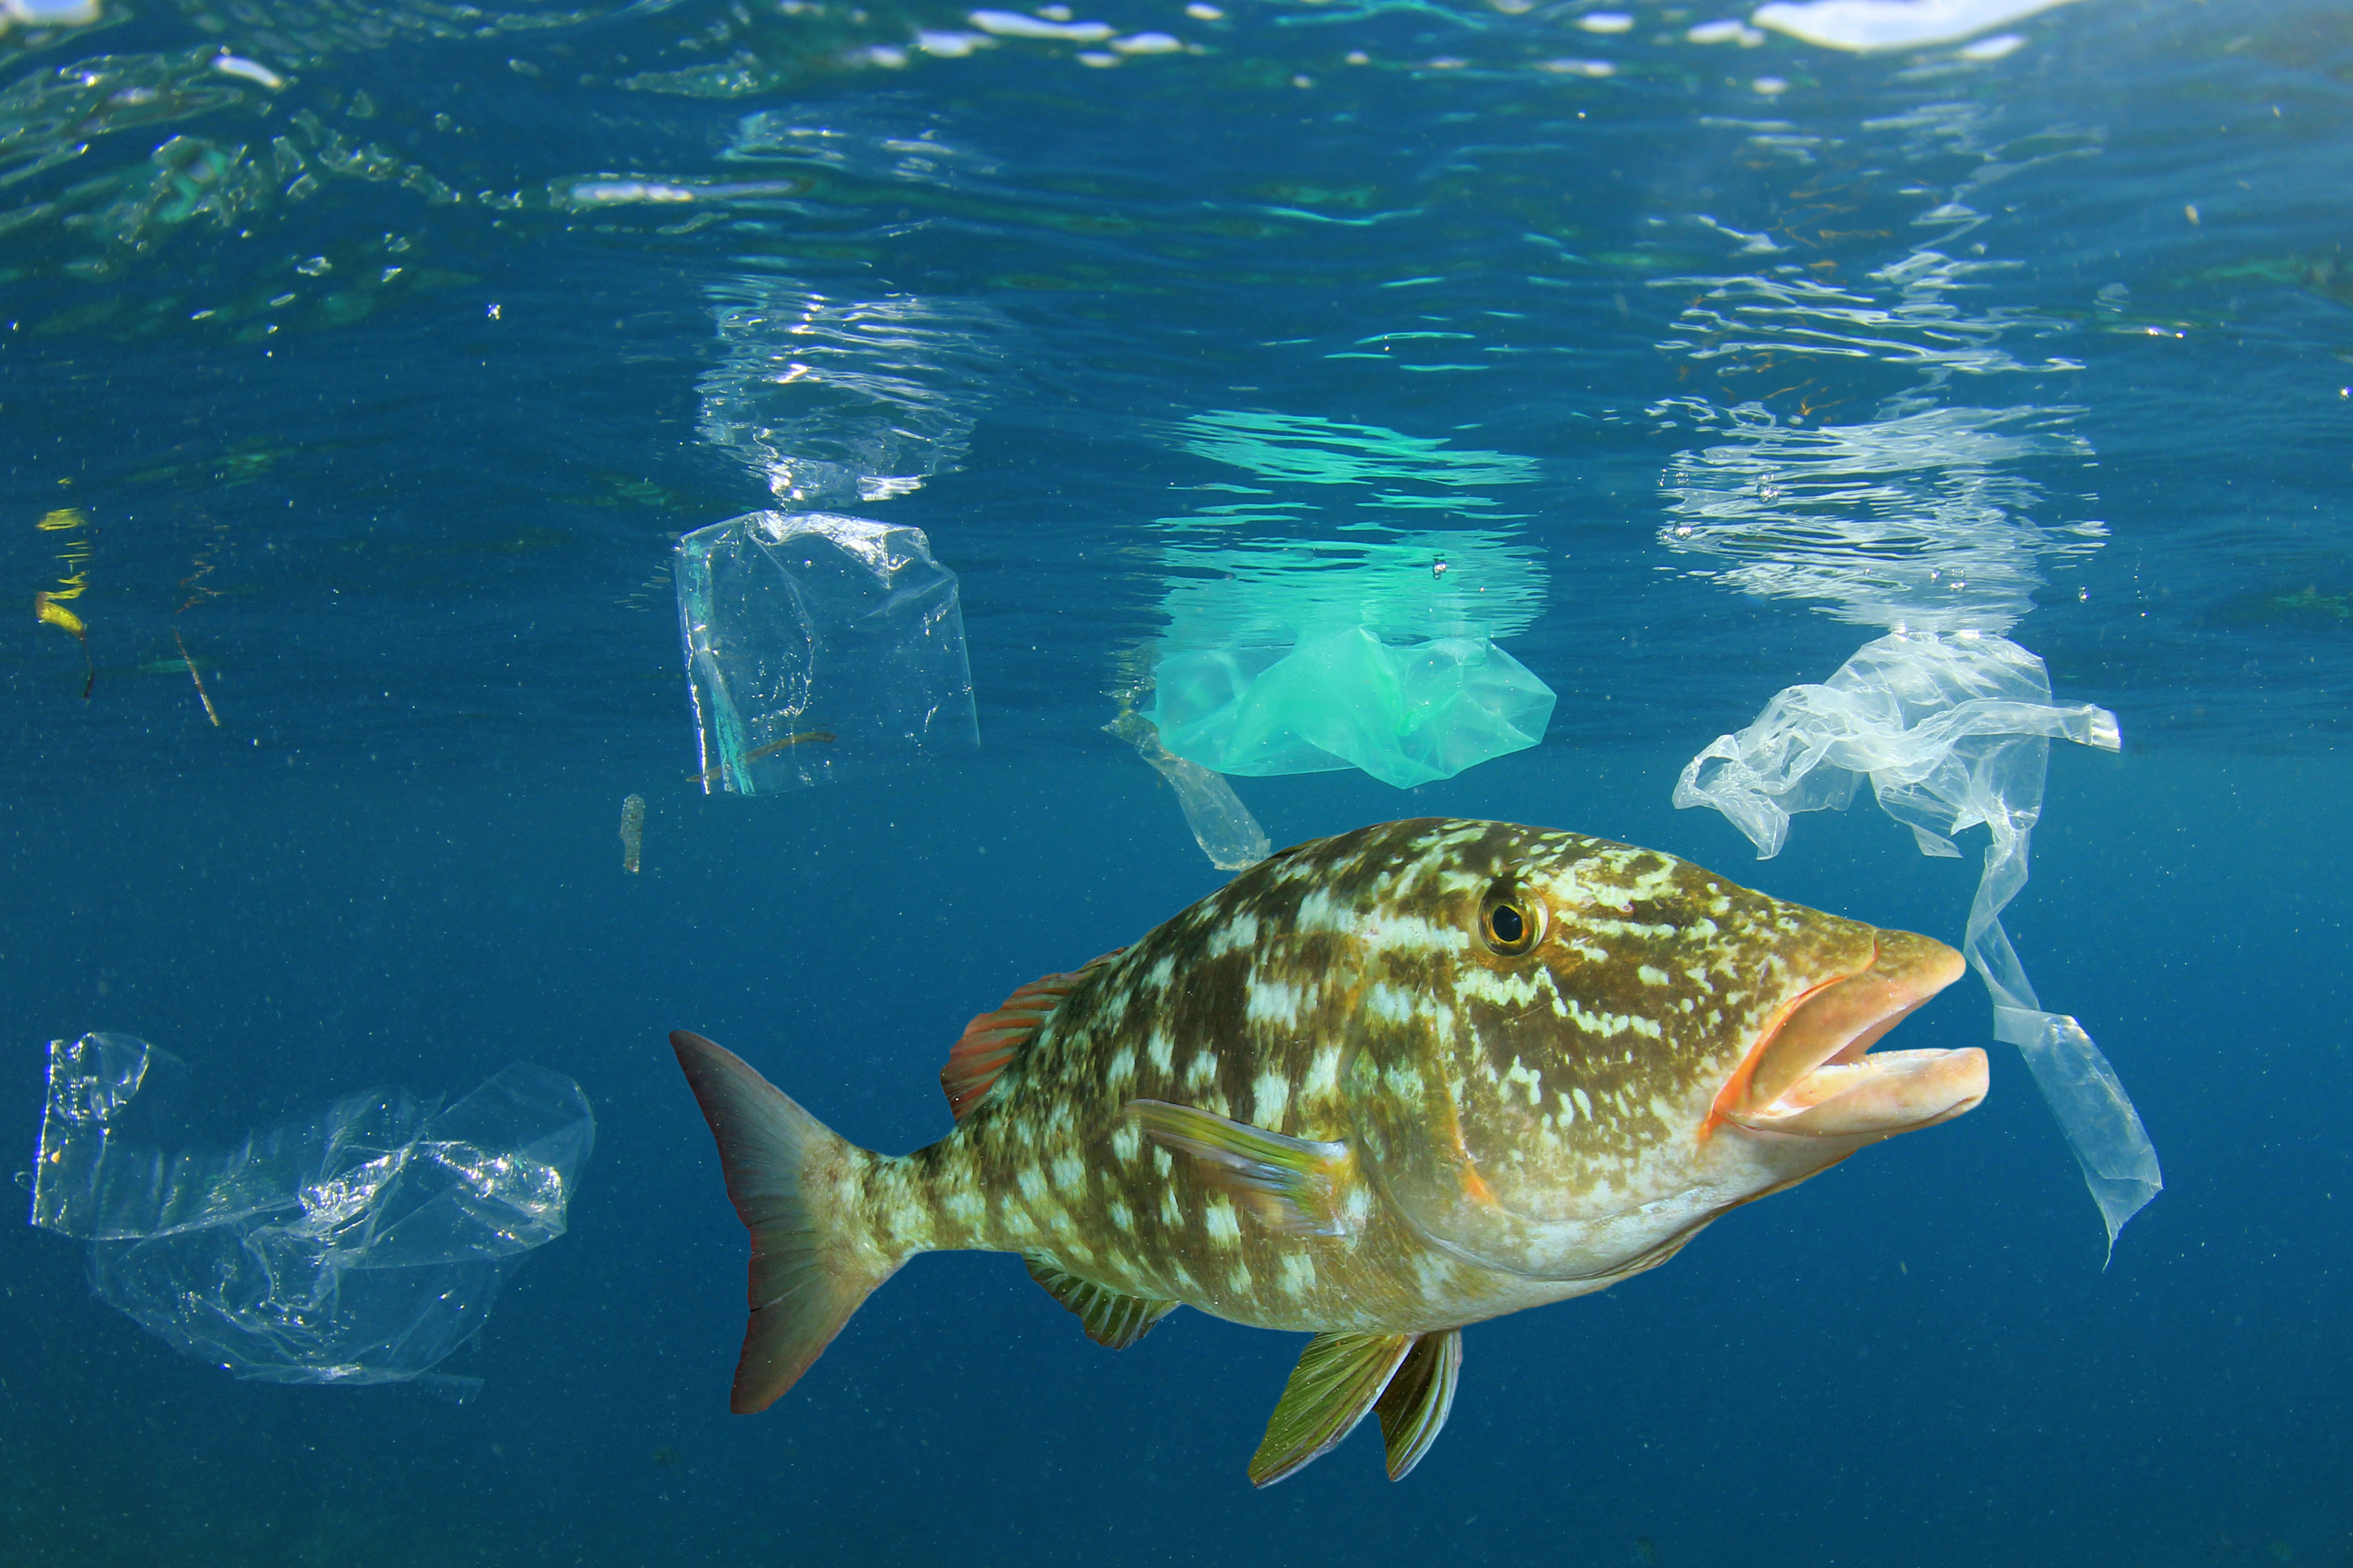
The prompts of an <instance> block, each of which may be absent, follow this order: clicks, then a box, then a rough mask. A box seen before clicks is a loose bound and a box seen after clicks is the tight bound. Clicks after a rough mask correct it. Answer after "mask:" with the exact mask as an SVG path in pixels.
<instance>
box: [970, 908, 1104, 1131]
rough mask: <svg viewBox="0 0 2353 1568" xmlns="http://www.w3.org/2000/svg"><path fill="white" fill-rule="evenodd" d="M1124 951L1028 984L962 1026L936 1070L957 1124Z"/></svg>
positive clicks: (1045, 976) (1044, 976) (985, 1097)
mask: <svg viewBox="0 0 2353 1568" xmlns="http://www.w3.org/2000/svg"><path fill="white" fill-rule="evenodd" d="M1126 951H1127V950H1126V949H1125V948H1113V950H1112V951H1111V952H1106V953H1104V954H1103V956H1102V957H1101V958H1098V959H1095V960H1093V961H1092V962H1090V963H1084V964H1082V965H1080V966H1079V967H1078V968H1077V969H1074V970H1072V971H1071V973H1068V974H1048V975H1043V976H1040V977H1039V978H1038V979H1036V980H1032V981H1031V982H1030V983H1029V984H1027V985H1024V986H1023V987H1021V988H1020V989H1019V990H1018V991H1016V992H1015V993H1014V994H1012V995H1010V996H1008V997H1007V998H1006V999H1005V1000H1004V1001H1003V1002H1001V1003H999V1004H998V1005H997V1007H996V1008H995V1009H994V1010H993V1011H991V1012H987V1013H982V1014H980V1015H978V1016H976V1017H975V1018H974V1019H973V1021H972V1022H971V1023H969V1024H966V1025H965V1026H964V1034H963V1036H962V1037H960V1038H959V1039H957V1041H956V1043H955V1045H953V1046H951V1047H948V1063H947V1066H945V1067H944V1068H940V1088H942V1089H944V1090H946V1091H947V1097H948V1110H951V1111H953V1112H954V1113H955V1119H956V1120H957V1121H963V1120H964V1119H965V1117H967V1116H969V1115H971V1114H972V1111H973V1108H974V1107H976V1106H977V1105H978V1104H979V1103H980V1102H981V1101H982V1100H985V1099H987V1097H988V1091H989V1090H990V1089H994V1088H995V1087H996V1086H997V1079H998V1077H999V1076H1000V1075H1002V1074H1003V1073H1004V1071H1005V1069H1006V1068H1008V1067H1009V1066H1011V1065H1012V1063H1013V1059H1014V1058H1016V1057H1018V1056H1019V1055H1020V1054H1021V1051H1022V1048H1023V1047H1026V1046H1027V1045H1029V1042H1030V1041H1031V1040H1033V1039H1035V1038H1037V1037H1038V1031H1039V1028H1040V1027H1041V1026H1043V1025H1044V1024H1045V1022H1046V1019H1047V1018H1048V1017H1049V1016H1050V1015H1051V1014H1052V1013H1053V1011H1054V1009H1055V1008H1057V1007H1059V1006H1060V1005H1062V998H1063V997H1065V996H1068V995H1069V994H1071V989H1072V988H1073V987H1075V986H1076V985H1077V984H1079V982H1080V981H1081V980H1083V979H1084V978H1086V976H1087V975H1088V974H1089V973H1092V972H1093V971H1094V970H1095V969H1097V968H1099V967H1101V966H1102V965H1103V964H1105V963H1110V962H1111V961H1112V960H1113V959H1114V958H1117V957H1118V956H1119V955H1120V954H1121V953H1123V952H1126Z"/></svg>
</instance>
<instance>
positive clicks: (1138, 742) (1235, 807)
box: [1103, 708, 1272, 871]
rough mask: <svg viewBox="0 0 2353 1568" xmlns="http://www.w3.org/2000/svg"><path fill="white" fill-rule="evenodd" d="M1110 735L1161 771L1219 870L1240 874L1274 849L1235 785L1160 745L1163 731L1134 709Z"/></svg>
mask: <svg viewBox="0 0 2353 1568" xmlns="http://www.w3.org/2000/svg"><path fill="white" fill-rule="evenodd" d="M1103 728H1104V729H1105V730H1107V731H1110V732H1111V733H1113V734H1114V735H1116V736H1118V737H1119V738H1120V739H1121V740H1123V741H1125V742H1127V743H1128V744H1129V745H1131V746H1134V748H1135V750H1136V754H1137V755H1138V756H1141V757H1142V758H1143V759H1144V760H1145V762H1147V763H1151V764H1152V765H1153V766H1154V767H1155V768H1157V769H1158V770H1160V776H1161V777H1162V778H1165V779H1166V780H1167V781H1168V785H1169V787H1170V788H1171V789H1174V790H1175V791H1176V803H1177V805H1180V806H1182V807H1183V808H1184V811H1185V825H1186V826H1188V827H1190V828H1191V829H1192V830H1193V841H1194V842H1195V843H1197V844H1198V845H1199V846H1200V847H1201V853H1202V854H1204V855H1207V856H1208V858H1209V864H1210V865H1212V866H1215V867H1216V868H1218V869H1219V870H1220V871H1240V870H1242V869H1244V868H1248V867H1251V866H1255V865H1257V864H1258V863H1259V862H1260V861H1261V860H1263V859H1265V858H1266V857H1267V853H1268V851H1269V850H1270V849H1271V847H1272V846H1271V845H1270V844H1269V843H1268V842H1267V837H1266V829H1265V828H1263V827H1261V826H1259V825H1258V818H1256V817H1254V816H1251V815H1250V807H1248V806H1246V805H1243V804H1242V803H1241V797H1240V796H1239V795H1236V794H1234V786H1233V785H1231V784H1228V783H1227V782H1226V781H1225V780H1224V779H1222V778H1220V777H1219V776H1218V775H1217V774H1216V773H1211V772H1210V771H1209V770H1208V769H1207V768H1205V767H1203V766H1201V764H1200V763H1190V762H1187V761H1186V760H1185V759H1184V758H1183V757H1180V756H1177V755H1176V754H1175V753H1174V752H1171V751H1169V749H1168V748H1167V747H1166V746H1164V745H1162V744H1161V743H1160V732H1159V731H1157V730H1155V729H1154V728H1153V727H1152V721H1151V720H1149V719H1146V718H1145V717H1144V716H1143V715H1142V714H1140V713H1137V712H1135V711H1134V710H1132V709H1127V708H1123V709H1122V710H1120V715H1119V717H1118V718H1116V719H1114V720H1113V721H1111V722H1110V723H1108V724H1106V725H1104V726H1103Z"/></svg>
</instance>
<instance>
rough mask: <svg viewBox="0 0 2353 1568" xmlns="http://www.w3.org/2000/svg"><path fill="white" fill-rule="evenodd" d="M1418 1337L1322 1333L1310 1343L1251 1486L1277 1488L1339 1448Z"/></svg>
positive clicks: (1257, 1458) (1286, 1387)
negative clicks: (1342, 1439) (1277, 1483)
mask: <svg viewBox="0 0 2353 1568" xmlns="http://www.w3.org/2000/svg"><path fill="white" fill-rule="evenodd" d="M1416 1338H1417V1336H1416V1335H1413V1334H1318V1335H1316V1336H1315V1337H1314V1339H1312V1340H1310V1341H1308V1342H1307V1349H1306V1350H1305V1351H1304V1352H1301V1354H1300V1357H1299V1364H1298V1365H1297V1366H1294V1367H1293V1368H1292V1369H1291V1379H1290V1381H1289V1382H1287V1383H1285V1384H1283V1385H1282V1398H1281V1399H1279V1400H1277V1401H1276V1402H1275V1406H1274V1414H1273V1415H1270V1416H1269V1417H1267V1422H1266V1436H1265V1438H1264V1439H1263V1440H1262V1441H1261V1442H1260V1444H1259V1446H1258V1452H1257V1453H1255V1454H1252V1455H1251V1456H1250V1485H1252V1486H1254V1487H1271V1486H1272V1485H1273V1484H1274V1483H1275V1482H1277V1481H1279V1480H1282V1479H1283V1478H1284V1477H1286V1476H1289V1475H1292V1474H1293V1473H1295V1472H1296V1471H1298V1470H1300V1469H1301V1468H1304V1467H1305V1466H1307V1465H1310V1464H1313V1463H1314V1461H1315V1460H1317V1459H1319V1458H1323V1457H1324V1455H1325V1454H1328V1453H1330V1452H1331V1451H1332V1450H1333V1448H1335V1447H1337V1446H1338V1444H1339V1442H1340V1439H1341V1438H1343V1437H1345V1436H1347V1435H1348V1434H1349V1433H1350V1432H1352V1431H1354V1430H1355V1429H1356V1423H1357V1422H1359V1421H1362V1420H1363V1419H1364V1418H1365V1413H1366V1411H1368V1410H1370V1409H1371V1408H1372V1407H1373V1402H1374V1401H1375V1400H1377V1399H1378V1398H1380V1396H1381V1394H1382V1391H1383V1390H1385V1389H1387V1388H1388V1385H1389V1382H1390V1380H1391V1379H1392V1378H1394V1377H1395V1376H1396V1375H1397V1370H1398V1365H1399V1364H1400V1363H1403V1362H1404V1360H1405V1359H1406V1357H1407V1355H1408V1354H1409V1353H1410V1352H1412V1350H1413V1347H1414V1341H1415V1339H1416Z"/></svg>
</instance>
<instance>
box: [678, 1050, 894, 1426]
mask: <svg viewBox="0 0 2353 1568" xmlns="http://www.w3.org/2000/svg"><path fill="white" fill-rule="evenodd" d="M670 1048H671V1049H673V1050H675V1051H676V1052H677V1053H678V1065H679V1066H680V1067H681V1068H683V1069H684V1070H685V1072H686V1081H687V1085H688V1087H689V1088H691V1089H693V1090H694V1098H695V1100H697V1101H698V1102H699V1103H700V1104H701V1105H702V1114H703V1116H704V1118H705V1119H707V1120H708V1121H710V1123H711V1135H712V1138H713V1139H715V1140H716V1141H717V1142H718V1144H719V1163H720V1166H721V1168H722V1169H723V1171H724V1172H725V1173H726V1176H727V1195H728V1196H729V1197H730V1198H733V1200H734V1202H735V1212H736V1214H737V1215H741V1216H742V1218H743V1221H744V1228H745V1229H747V1230H749V1231H750V1232H751V1233H752V1268H751V1291H750V1300H751V1310H752V1314H751V1321H750V1322H749V1324H747V1325H746V1327H745V1328H744V1353H743V1355H742V1357H741V1358H740V1359H739V1360H738V1361H737V1362H736V1363H735V1388H734V1393H733V1396H732V1398H731V1399H730V1401H729V1404H730V1405H731V1407H732V1408H733V1410H734V1411H735V1412H736V1414H738V1415H746V1414H749V1413H750V1412H752V1411H755V1410H765V1409H766V1408H767V1407H768V1406H769V1405H772V1404H774V1403H775V1402H776V1397H777V1396H778V1395H779V1394H783V1393H784V1392H785V1391H786V1389H788V1388H790V1387H792V1385H793V1384H795V1383H796V1382H797V1381H798V1380H799V1378H800V1375H801V1373H805V1372H807V1370H808V1369H809V1365H810V1363H813V1362H815V1361H816V1360H817V1358H818V1355H820V1354H821V1353H823V1352H824V1350H825V1347H826V1346H827V1345H828V1344H830V1343H831V1342H833V1336H834V1335H836V1334H838V1333H839V1332H840V1331H841V1326H842V1325H843V1324H844V1323H846V1322H848V1321H849V1315H850V1314H851V1313H852V1312H855V1311H857V1310H858V1309H859V1307H860V1305H861V1304H862V1303H863V1302H864V1301H865V1300H866V1298H867V1297H868V1296H870V1295H871V1294H872V1293H873V1291H874V1289H875V1287H876V1286H878V1285H880V1284H881V1283H882V1281H883V1280H885V1279H889V1278H890V1277H891V1276H892V1274H893V1273H894V1272H896V1271H897V1269H898V1268H899V1265H900V1264H901V1263H902V1262H904V1261H905V1260H906V1256H907V1250H906V1249H898V1250H894V1249H892V1247H888V1246H886V1245H884V1244H882V1243H881V1241H880V1240H879V1239H878V1238H877V1237H875V1235H874V1234H873V1227H872V1226H871V1225H869V1224H868V1223H867V1221H866V1219H865V1217H864V1215H862V1214H861V1213H860V1207H859V1204H858V1202H857V1196H856V1194H861V1193H862V1192H864V1191H865V1190H866V1188H867V1186H868V1185H869V1183H870V1181H871V1176H872V1174H873V1173H874V1171H875V1169H876V1168H877V1167H880V1166H881V1165H882V1164H884V1163H885V1162H884V1161H883V1159H882V1157H881V1156H880V1155H878V1154H874V1153H871V1152H868V1151H866V1150H864V1149H860V1148H859V1147H857V1146H856V1145H855V1144H853V1143H850V1142H849V1141H848V1140H846V1139H844V1138H842V1137H841V1136H840V1135H839V1134H838V1133H836V1132H834V1131H832V1130H831V1129H830V1128H828V1127H827V1126H826V1125H825V1124H824V1123H823V1122H821V1121H818V1119H817V1118H816V1117H814V1116H811V1115H810V1114H809V1113H808V1112H807V1111H806V1110H802V1109H801V1108H800V1107H799V1106H797V1105H796V1104H794V1103H793V1101H792V1100H790V1099H788V1098H786V1095H785V1094H784V1092H783V1091H782V1090H780V1089H777V1088H776V1086H775V1085H774V1084H772V1083H770V1082H769V1081H768V1080H767V1079H764V1078H762V1077H761V1076H760V1075H759V1074H758V1073H757V1072H755V1071H754V1070H753V1068H751V1067H750V1065H749V1064H747V1063H746V1062H744V1059H743V1058H741V1057H738V1056H736V1055H735V1054H734V1053H733V1051H729V1050H726V1049H724V1048H723V1047H719V1046H716V1045H713V1044H712V1042H710V1041H709V1040H706V1039H704V1038H703V1037H702V1036H700V1035H692V1034H689V1033H687V1032H686V1031H685V1030H683V1029H681V1030H679V1031H677V1032H675V1033H673V1034H672V1035H671V1036H670Z"/></svg>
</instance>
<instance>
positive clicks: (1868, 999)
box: [1709, 931, 1986, 1138]
mask: <svg viewBox="0 0 2353 1568" xmlns="http://www.w3.org/2000/svg"><path fill="white" fill-rule="evenodd" d="M1962 969H1963V964H1962V962H1961V955H1960V954H1959V953H1957V952H1954V951H1953V950H1952V949H1951V948H1949V947H1947V946H1946V945H1945V944H1944V943H1943V942H1937V941H1936V940H1935V939H1934V938H1931V937H1925V936H1915V935H1914V934H1913V933H1912V932H1910V931H1881V932H1880V933H1879V939H1878V944H1877V948H1876V950H1875V952H1873V956H1872V961H1871V963H1870V964H1869V965H1868V966H1867V967H1865V968H1863V969H1862V970H1860V971H1858V972H1857V973H1853V974H1850V975H1848V976H1846V977H1845V978H1843V979H1840V980H1833V981H1831V982H1829V983H1828V984H1822V985H1819V986H1816V987H1815V988H1814V989H1813V990H1811V991H1810V992H1808V993H1806V994H1805V995H1803V996H1801V997H1799V999H1798V1001H1797V1002H1796V1004H1795V1005H1792V1006H1791V1007H1790V1008H1789V1010H1788V1012H1787V1013H1785V1014H1784V1015H1783V1016H1781V1017H1780V1018H1779V1019H1778V1021H1777V1022H1776V1023H1775V1024H1773V1025H1770V1026H1767V1028H1766V1029H1765V1031H1764V1033H1763V1034H1762V1035H1761V1036H1759V1037H1758V1039H1757V1044H1756V1045H1755V1046H1754V1047H1751V1048H1750V1050H1749V1053H1748V1055H1747V1057H1746V1059H1745V1060H1743V1061H1742V1062H1741V1064H1740V1067H1739V1068H1738V1070H1736V1072H1734V1074H1733V1075H1732V1078H1731V1079H1730V1081H1728V1082H1727V1083H1726V1084H1725V1087H1724V1091H1723V1092H1722V1093H1721V1094H1719V1095H1717V1096H1716V1100H1715V1114H1714V1115H1713V1116H1712V1117H1711V1118H1710V1119H1709V1120H1710V1121H1711V1122H1712V1123H1713V1122H1715V1121H1731V1122H1735V1123H1736V1124H1738V1125H1740V1126H1742V1127H1746V1128H1748V1129H1750V1130H1752V1131H1758V1132H1782V1133H1791V1134H1795V1135H1798V1136H1800V1137H1811V1138H1885V1137H1890V1136H1892V1135H1894V1134H1895V1133H1898V1132H1908V1131H1912V1130H1913V1129H1915V1128H1919V1127H1931V1126H1934V1125H1935V1124H1936V1123H1937V1122H1939V1121H1949V1120H1951V1119H1952V1118H1953V1117H1956V1116H1958V1115H1960V1114H1961V1113H1962V1112H1963V1111H1966V1110H1970V1109H1972V1108H1973V1107H1975V1106H1976V1105H1977V1103H1978V1101H1979V1100H1983V1099H1984V1098H1985V1093H1986V1056H1985V1052H1983V1051H1981V1050H1978V1049H1977V1048H1976V1047H1968V1048H1966V1049H1962V1050H1955V1051H1882V1052H1880V1053H1879V1054H1878V1055H1876V1056H1873V1055H1872V1054H1871V1047H1873V1046H1875V1045H1877V1044H1878V1043H1879V1042H1880V1040H1881V1039H1882V1038H1883V1037H1885V1036H1886V1034H1887V1032H1888V1031H1889V1030H1890V1029H1893V1028H1894V1027H1895V1026H1896V1025H1898V1024H1900V1023H1902V1022H1903V1021H1904V1020H1905V1018H1906V1017H1908V1016H1911V1014H1912V1013H1913V1011H1914V1010H1915V1009H1916V1008H1917V1007H1918V1006H1919V1005H1921V1004H1922V1003H1924V1002H1926V1000H1927V999H1928V998H1929V997H1931V996H1934V995H1935V994H1936V993H1937V992H1939V991H1942V990H1943V989H1944V988H1945V987H1946V986H1947V985H1950V984H1952V983H1953V982H1954V981H1956V980H1957V979H1959V978H1960V977H1961V972H1962Z"/></svg>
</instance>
